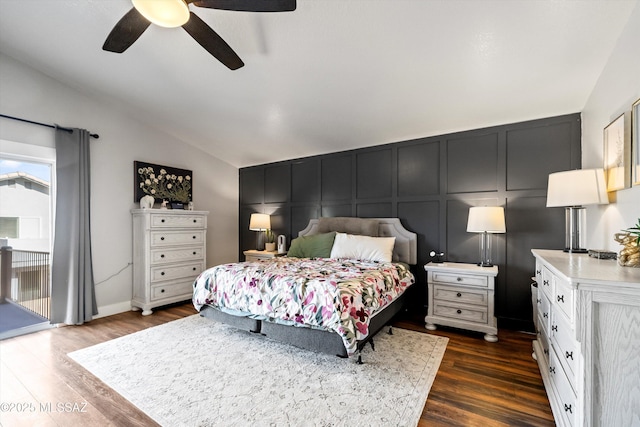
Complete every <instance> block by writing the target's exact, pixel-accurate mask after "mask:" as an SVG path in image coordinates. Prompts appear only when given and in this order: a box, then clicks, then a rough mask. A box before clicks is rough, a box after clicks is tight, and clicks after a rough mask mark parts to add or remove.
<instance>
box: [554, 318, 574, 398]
mask: <svg viewBox="0 0 640 427" xmlns="http://www.w3.org/2000/svg"><path fill="white" fill-rule="evenodd" d="M550 336H551V342H552V343H553V347H554V348H555V351H556V353H557V356H558V359H559V360H560V363H561V364H562V366H563V367H564V370H565V371H566V373H567V377H568V379H569V382H570V383H571V386H572V387H573V388H574V390H575V388H576V375H577V373H578V367H579V365H578V358H579V357H580V347H579V345H578V342H577V341H576V339H575V334H574V331H573V329H572V328H571V327H570V326H569V324H567V322H566V320H565V319H564V317H563V316H562V315H560V314H559V313H558V312H557V310H555V311H554V312H553V313H552V319H551V335H550Z"/></svg>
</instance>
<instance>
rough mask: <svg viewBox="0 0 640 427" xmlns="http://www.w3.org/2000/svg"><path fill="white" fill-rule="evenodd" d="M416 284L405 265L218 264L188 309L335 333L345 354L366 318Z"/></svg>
mask: <svg viewBox="0 0 640 427" xmlns="http://www.w3.org/2000/svg"><path fill="white" fill-rule="evenodd" d="M414 281H415V279H414V276H413V274H412V273H411V272H410V271H409V269H408V266H406V265H405V264H396V263H378V262H366V261H356V260H344V259H342V260H336V259H329V258H316V259H309V258H287V257H280V258H274V259H271V260H262V261H254V262H241V263H234V264H222V265H218V266H216V267H213V268H210V269H208V270H206V271H204V272H203V273H202V274H200V276H199V277H198V278H197V279H196V281H195V282H194V284H193V286H194V291H193V305H194V306H195V308H196V309H197V310H198V311H200V309H201V308H202V307H203V306H204V305H211V306H213V307H217V308H219V309H221V310H222V311H226V312H232V313H238V312H241V313H244V314H245V315H250V316H251V317H253V318H257V319H263V320H270V321H275V322H280V323H287V324H293V325H296V326H307V327H318V328H321V329H325V330H331V331H335V332H336V333H338V334H339V335H340V336H341V337H342V340H343V342H344V345H345V348H346V350H347V353H348V354H349V355H351V354H353V353H354V352H355V351H356V345H357V341H358V340H360V339H363V338H365V337H366V336H367V335H368V334H369V319H370V318H371V316H372V315H373V314H374V313H375V312H376V311H377V310H379V309H380V308H382V307H384V306H386V305H387V304H389V303H390V302H392V301H393V300H394V299H395V298H396V297H398V296H399V295H401V294H402V293H403V292H404V291H405V289H406V288H407V287H408V286H410V285H411V284H413V283H414Z"/></svg>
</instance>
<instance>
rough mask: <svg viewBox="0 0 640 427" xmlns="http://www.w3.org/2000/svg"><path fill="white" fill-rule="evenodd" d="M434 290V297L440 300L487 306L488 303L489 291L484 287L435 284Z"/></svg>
mask: <svg viewBox="0 0 640 427" xmlns="http://www.w3.org/2000/svg"><path fill="white" fill-rule="evenodd" d="M433 291H434V295H433V298H434V299H435V300H438V301H453V302H456V303H458V302H461V303H464V304H474V305H481V306H485V307H486V306H487V304H488V300H487V297H488V292H487V291H486V290H482V289H469V288H463V287H455V286H446V285H445V286H442V285H433ZM436 304H437V302H436Z"/></svg>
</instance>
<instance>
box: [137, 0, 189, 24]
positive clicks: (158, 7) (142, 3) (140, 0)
mask: <svg viewBox="0 0 640 427" xmlns="http://www.w3.org/2000/svg"><path fill="white" fill-rule="evenodd" d="M131 1H132V2H133V7H135V8H136V9H137V10H138V12H140V14H142V16H144V17H145V18H147V19H148V20H149V21H151V22H152V23H154V24H156V25H159V26H161V27H167V28H173V27H180V26H182V25H184V24H186V23H187V21H188V20H189V7H188V6H187V4H186V3H185V2H184V0H131Z"/></svg>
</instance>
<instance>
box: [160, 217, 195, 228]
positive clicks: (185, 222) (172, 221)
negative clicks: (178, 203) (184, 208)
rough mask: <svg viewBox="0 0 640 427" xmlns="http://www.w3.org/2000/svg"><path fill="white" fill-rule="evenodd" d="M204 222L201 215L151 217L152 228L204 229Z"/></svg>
mask: <svg viewBox="0 0 640 427" xmlns="http://www.w3.org/2000/svg"><path fill="white" fill-rule="evenodd" d="M204 221H205V217H203V216H202V215H166V214H152V215H151V227H153V228H204Z"/></svg>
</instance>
